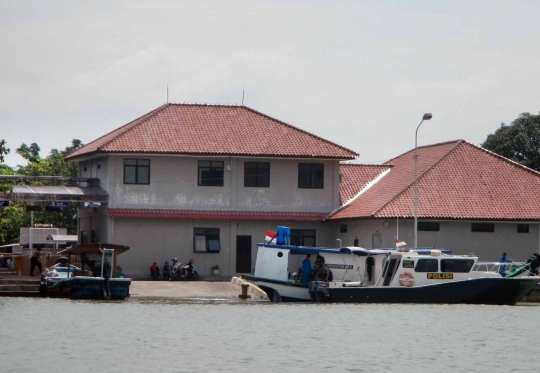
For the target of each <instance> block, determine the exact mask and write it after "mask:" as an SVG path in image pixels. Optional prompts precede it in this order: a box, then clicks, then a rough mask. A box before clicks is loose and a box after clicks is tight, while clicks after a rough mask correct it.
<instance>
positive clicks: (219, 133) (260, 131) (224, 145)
mask: <svg viewBox="0 0 540 373" xmlns="http://www.w3.org/2000/svg"><path fill="white" fill-rule="evenodd" d="M92 153H151V154H201V155H203V154H204V155H249V156H271V157H272V156H274V157H309V158H331V159H355V158H356V157H357V156H358V154H357V153H355V152H353V151H352V150H349V149H346V148H344V147H342V146H339V145H336V144H334V143H332V142H330V141H327V140H324V139H322V138H320V137H317V136H315V135H312V134H310V133H308V132H306V131H303V130H301V129H298V128H296V127H293V126H291V125H289V124H286V123H283V122H281V121H278V120H276V119H273V118H271V117H269V116H267V115H264V114H261V113H259V112H257V111H255V110H253V109H250V108H247V107H245V106H225V105H197V104H166V105H163V106H161V107H159V108H157V109H156V110H154V111H151V112H150V113H148V114H146V115H143V116H142V117H140V118H138V119H135V120H134V121H132V122H130V123H128V124H126V125H125V126H123V127H120V128H118V129H116V130H114V131H112V132H110V133H108V134H106V135H105V136H102V137H100V138H99V139H97V140H94V141H92V142H91V143H89V144H87V145H85V146H83V147H82V148H80V149H78V150H76V151H74V152H73V153H71V154H69V155H68V156H66V160H70V159H74V158H77V157H80V156H83V155H88V154H92Z"/></svg>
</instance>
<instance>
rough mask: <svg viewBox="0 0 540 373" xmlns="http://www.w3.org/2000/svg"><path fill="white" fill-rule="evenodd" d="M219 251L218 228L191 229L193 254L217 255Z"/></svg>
mask: <svg viewBox="0 0 540 373" xmlns="http://www.w3.org/2000/svg"><path fill="white" fill-rule="evenodd" d="M220 250H221V246H220V244H219V228H194V229H193V252H194V253H219V251H220Z"/></svg>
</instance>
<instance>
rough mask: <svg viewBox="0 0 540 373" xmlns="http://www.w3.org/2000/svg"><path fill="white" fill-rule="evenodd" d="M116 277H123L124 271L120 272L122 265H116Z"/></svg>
mask: <svg viewBox="0 0 540 373" xmlns="http://www.w3.org/2000/svg"><path fill="white" fill-rule="evenodd" d="M116 277H117V278H124V277H125V275H124V272H122V267H120V266H119V265H117V266H116Z"/></svg>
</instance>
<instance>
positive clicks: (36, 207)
mask: <svg viewBox="0 0 540 373" xmlns="http://www.w3.org/2000/svg"><path fill="white" fill-rule="evenodd" d="M26 211H41V206H26Z"/></svg>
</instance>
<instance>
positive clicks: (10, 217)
mask: <svg viewBox="0 0 540 373" xmlns="http://www.w3.org/2000/svg"><path fill="white" fill-rule="evenodd" d="M25 207H26V204H20V203H17V204H13V205H11V206H6V207H0V243H2V244H8V243H15V242H19V228H20V227H29V226H30V216H29V214H27V213H26V209H25Z"/></svg>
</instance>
